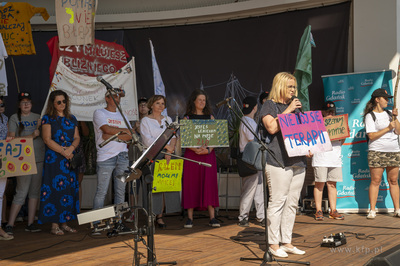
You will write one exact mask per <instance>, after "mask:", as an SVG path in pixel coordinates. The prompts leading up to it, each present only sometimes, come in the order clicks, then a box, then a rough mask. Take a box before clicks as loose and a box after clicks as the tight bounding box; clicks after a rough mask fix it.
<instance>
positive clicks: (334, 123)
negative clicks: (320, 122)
mask: <svg viewBox="0 0 400 266" xmlns="http://www.w3.org/2000/svg"><path fill="white" fill-rule="evenodd" d="M324 121H325V128H326V131H327V132H328V134H329V138H330V140H331V141H332V140H339V139H345V138H348V137H350V128H349V122H348V121H349V117H348V114H344V115H337V116H331V117H324Z"/></svg>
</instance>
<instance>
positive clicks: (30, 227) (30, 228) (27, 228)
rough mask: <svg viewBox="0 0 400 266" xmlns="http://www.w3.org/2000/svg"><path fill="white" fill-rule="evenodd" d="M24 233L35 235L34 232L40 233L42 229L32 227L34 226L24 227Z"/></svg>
mask: <svg viewBox="0 0 400 266" xmlns="http://www.w3.org/2000/svg"><path fill="white" fill-rule="evenodd" d="M25 231H26V232H32V233H36V232H40V231H42V229H40V228H38V227H36V225H34V224H30V225H28V226H27V227H25Z"/></svg>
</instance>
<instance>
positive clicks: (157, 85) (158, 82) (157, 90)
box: [149, 40, 167, 116]
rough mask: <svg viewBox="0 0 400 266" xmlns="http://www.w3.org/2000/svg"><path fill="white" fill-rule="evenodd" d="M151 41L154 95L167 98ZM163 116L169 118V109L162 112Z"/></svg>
mask: <svg viewBox="0 0 400 266" xmlns="http://www.w3.org/2000/svg"><path fill="white" fill-rule="evenodd" d="M149 41H150V49H151V62H152V65H153V79H154V94H156V95H163V96H164V97H165V86H164V82H163V80H162V78H161V73H160V69H158V64H157V60H156V55H155V53H154V47H153V43H152V42H151V40H149ZM162 115H163V116H167V107H166V106H165V109H164V111H163V112H162Z"/></svg>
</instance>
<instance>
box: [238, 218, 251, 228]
mask: <svg viewBox="0 0 400 266" xmlns="http://www.w3.org/2000/svg"><path fill="white" fill-rule="evenodd" d="M238 225H239V226H241V227H249V226H250V225H249V220H248V219H243V220H241V221H239V223H238Z"/></svg>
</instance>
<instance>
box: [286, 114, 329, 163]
mask: <svg viewBox="0 0 400 266" xmlns="http://www.w3.org/2000/svg"><path fill="white" fill-rule="evenodd" d="M278 121H279V125H280V127H281V132H282V136H283V140H284V142H285V148H286V151H287V153H288V155H289V157H294V156H303V155H307V154H308V153H309V151H311V153H318V152H325V151H331V150H332V144H331V141H330V139H329V135H328V133H327V132H326V128H325V125H324V119H323V117H322V114H321V111H311V112H304V113H297V114H278Z"/></svg>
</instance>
